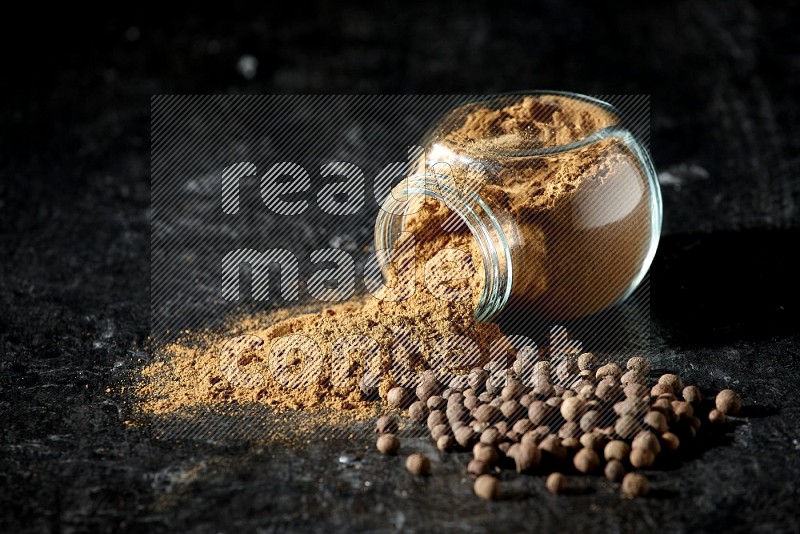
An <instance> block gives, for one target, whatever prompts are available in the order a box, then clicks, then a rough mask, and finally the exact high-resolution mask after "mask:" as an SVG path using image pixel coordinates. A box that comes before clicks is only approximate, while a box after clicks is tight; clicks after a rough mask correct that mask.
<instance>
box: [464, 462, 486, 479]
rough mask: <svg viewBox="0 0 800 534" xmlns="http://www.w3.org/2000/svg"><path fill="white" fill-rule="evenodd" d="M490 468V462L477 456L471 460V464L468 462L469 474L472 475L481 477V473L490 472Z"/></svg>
mask: <svg viewBox="0 0 800 534" xmlns="http://www.w3.org/2000/svg"><path fill="white" fill-rule="evenodd" d="M490 469H491V468H490V467H489V464H487V463H486V462H484V461H482V460H477V459H475V458H473V459H472V460H470V462H469V464H467V474H468V475H470V476H472V477H479V476H481V475H485V474H488V473H489V471H490Z"/></svg>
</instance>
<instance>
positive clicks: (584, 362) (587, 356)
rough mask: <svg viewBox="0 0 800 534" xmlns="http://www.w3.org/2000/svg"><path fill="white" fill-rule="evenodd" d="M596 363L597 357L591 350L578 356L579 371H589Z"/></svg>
mask: <svg viewBox="0 0 800 534" xmlns="http://www.w3.org/2000/svg"><path fill="white" fill-rule="evenodd" d="M595 365H597V357H596V356H595V355H594V354H592V353H591V352H584V353H583V354H581V355H580V356H578V369H580V370H581V371H591V370H592V369H594V366H595Z"/></svg>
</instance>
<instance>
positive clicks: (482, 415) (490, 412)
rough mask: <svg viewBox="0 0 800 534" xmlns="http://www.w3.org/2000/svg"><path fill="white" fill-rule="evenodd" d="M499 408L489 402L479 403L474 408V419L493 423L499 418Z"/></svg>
mask: <svg viewBox="0 0 800 534" xmlns="http://www.w3.org/2000/svg"><path fill="white" fill-rule="evenodd" d="M501 415H502V414H501V413H500V410H499V409H497V408H495V407H494V406H492V405H491V404H481V405H480V406H478V407H477V408H476V409H475V419H477V420H478V421H481V422H482V423H490V424H491V423H495V422H497V421H499V420H500V417H501Z"/></svg>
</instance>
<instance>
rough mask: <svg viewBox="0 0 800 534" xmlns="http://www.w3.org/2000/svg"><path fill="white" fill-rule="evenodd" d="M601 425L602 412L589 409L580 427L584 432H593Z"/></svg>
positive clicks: (582, 418)
mask: <svg viewBox="0 0 800 534" xmlns="http://www.w3.org/2000/svg"><path fill="white" fill-rule="evenodd" d="M599 425H600V412H598V411H597V410H589V411H588V412H586V413H585V414H583V416H582V417H581V422H580V427H581V430H583V431H584V432H591V431H592V430H594V429H595V428H597V427H598V426H599Z"/></svg>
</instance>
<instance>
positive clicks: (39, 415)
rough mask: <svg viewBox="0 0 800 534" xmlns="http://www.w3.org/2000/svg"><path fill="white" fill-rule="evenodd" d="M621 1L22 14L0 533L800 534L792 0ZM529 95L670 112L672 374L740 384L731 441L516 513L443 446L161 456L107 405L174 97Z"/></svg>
mask: <svg viewBox="0 0 800 534" xmlns="http://www.w3.org/2000/svg"><path fill="white" fill-rule="evenodd" d="M622 5H623V6H625V7H620V8H614V9H609V8H607V7H605V6H604V7H601V6H600V5H597V6H592V5H588V6H582V7H576V6H573V7H569V6H567V5H566V4H564V3H562V2H554V1H548V2H543V3H542V4H541V5H539V6H537V7H531V6H530V5H529V3H520V5H518V6H516V7H511V6H509V7H504V6H499V5H496V4H492V5H488V6H480V5H477V4H475V5H473V4H472V3H471V2H459V3H451V4H449V5H442V6H439V7H436V6H434V5H425V6H421V7H412V6H407V5H402V4H399V5H398V7H396V8H385V7H375V6H370V7H368V8H363V9H362V8H356V7H343V8H341V7H336V8H334V7H333V4H331V5H327V4H325V5H322V3H320V5H319V6H316V7H313V6H312V7H307V6H302V5H300V4H299V3H298V4H296V5H292V6H291V7H289V8H287V11H285V12H281V13H275V12H274V11H272V10H271V8H268V7H265V6H263V5H261V6H260V7H251V8H248V7H246V6H239V5H238V3H237V2H234V3H229V5H226V6H225V9H224V10H223V9H221V8H220V6H218V5H214V6H209V7H208V8H207V13H205V15H207V17H206V18H207V20H206V21H204V20H203V17H202V16H201V15H198V14H189V11H186V12H182V11H180V10H178V9H177V8H174V12H168V11H169V10H168V9H167V8H166V7H165V6H158V9H153V10H152V11H151V12H150V14H149V15H146V16H144V15H138V14H135V13H134V12H133V10H129V9H126V8H119V7H118V6H114V9H115V11H114V12H113V13H111V12H109V13H105V14H104V15H105V18H103V17H100V14H98V13H97V12H95V13H94V15H95V18H90V17H88V16H76V15H75V14H72V13H67V12H48V13H47V16H46V17H40V16H34V15H36V14H29V16H21V17H19V18H18V19H15V20H9V19H8V18H6V20H4V22H5V23H6V24H10V27H9V28H6V29H5V30H4V31H3V32H2V37H0V39H2V45H3V46H2V54H3V56H2V57H3V63H2V69H3V75H2V76H0V91H2V93H0V94H2V96H3V98H2V99H0V109H1V110H2V115H0V117H2V119H0V141H1V144H0V146H2V149H0V257H1V258H2V261H1V262H0V275H1V277H0V432H1V435H0V531H3V532H17V531H54V532H55V531H59V532H60V531H64V532H73V531H78V532H81V531H107V532H110V531H119V530H132V531H175V530H177V531H196V532H218V531H226V532H231V531H254V530H256V529H257V528H258V527H261V528H262V529H263V530H265V531H280V530H283V529H286V530H294V529H303V530H318V531H330V530H333V529H344V528H346V527H355V528H357V529H360V530H375V531H382V530H400V529H408V530H417V531H428V530H433V529H438V530H447V531H470V530H476V531H482V530H490V529H492V530H500V529H503V530H512V529H529V530H531V529H536V530H541V531H576V530H596V531H642V530H645V529H656V528H660V529H664V530H669V531H670V532H688V531H693V532H701V531H720V530H728V531H747V532H754V531H756V532H757V531H789V532H791V531H793V532H797V531H800V523H799V522H798V519H797V517H796V510H795V508H796V504H797V502H798V500H799V499H800V494H799V493H798V483H797V480H798V479H800V399H798V393H797V386H798V374H799V371H800V364H798V356H797V352H798V348H800V326H798V325H800V310H799V309H798V306H799V305H798V302H800V299H798V297H799V296H800V295H799V294H798V293H800V291H799V290H798V289H799V284H798V280H797V273H798V272H800V269H798V265H797V260H795V259H794V258H795V257H796V248H797V246H798V244H799V243H800V241H799V240H798V237H800V211H798V203H800V158H798V156H797V154H798V149H800V135H798V129H799V128H798V124H800V122H799V121H800V104H798V101H797V97H796V95H797V94H798V93H800V38H799V37H798V34H797V32H796V31H795V30H794V24H795V21H796V20H797V15H798V9H797V6H796V3H794V2H787V3H781V2H755V1H736V0H734V1H719V2H682V1H678V2H660V1H657V2H649V3H646V5H645V7H639V6H638V4H635V3H633V2H622ZM233 7H241V8H243V11H242V12H240V13H234V11H233ZM109 9H110V8H109ZM98 21H100V22H98ZM244 54H251V55H253V56H254V57H256V58H257V59H258V62H259V66H258V70H257V72H256V74H255V76H254V77H253V78H252V79H245V78H244V77H243V76H242V75H241V74H240V73H239V72H237V69H236V64H237V61H238V60H239V58H240V57H241V56H242V55H244ZM526 88H556V89H568V90H575V91H579V92H584V93H592V94H615V93H647V94H650V95H651V107H652V136H651V145H652V153H653V156H654V160H655V162H656V166H657V167H658V170H659V171H660V172H661V173H662V177H664V178H665V184H664V199H665V227H664V239H663V240H662V245H661V248H660V250H659V253H658V255H657V257H656V260H655V264H654V266H653V273H652V295H651V297H652V311H653V319H652V320H653V331H654V336H655V339H656V342H657V343H660V344H661V346H662V347H663V350H662V352H661V354H662V355H661V357H660V358H659V359H658V361H657V362H656V365H657V366H658V367H662V368H668V369H673V370H675V371H678V372H680V373H682V374H685V375H686V376H687V378H688V379H690V380H693V381H696V382H698V383H702V384H704V385H707V386H709V387H722V386H726V385H729V386H732V387H735V388H736V389H737V390H739V391H741V393H742V395H743V397H744V398H745V399H746V404H747V405H748V409H747V411H746V415H747V417H745V418H744V419H743V420H742V421H741V423H740V424H738V425H736V426H735V428H734V429H733V431H732V432H731V433H730V436H729V440H727V441H728V442H726V443H722V444H720V445H719V446H717V447H715V448H712V449H709V450H708V451H706V452H704V453H701V454H700V455H699V457H698V458H696V459H694V460H693V461H691V462H687V463H685V464H683V465H682V466H680V467H678V468H676V469H674V470H670V471H664V472H658V473H655V474H654V475H653V476H652V486H653V488H654V489H655V495H654V496H653V497H652V498H648V499H646V500H639V501H623V500H620V499H619V498H618V497H617V496H616V494H615V493H614V492H613V491H610V490H608V491H606V490H605V489H604V487H603V486H604V485H603V482H602V481H600V480H596V481H594V482H593V483H592V484H591V485H589V486H587V490H586V491H585V492H583V493H582V494H580V495H575V496H571V497H569V498H555V497H551V496H549V495H547V494H545V493H544V492H543V491H542V484H541V480H540V479H539V478H536V477H522V478H518V477H510V478H509V481H508V484H507V490H508V493H509V498H508V499H507V500H505V501H503V502H498V503H483V502H478V501H477V500H476V499H474V498H472V497H471V490H470V486H469V483H468V482H467V481H465V480H464V477H463V475H462V474H461V468H462V465H463V463H462V458H459V457H452V456H448V457H441V458H440V457H439V456H438V454H435V453H432V456H433V457H434V471H435V472H436V476H433V477H431V478H429V479H426V480H419V479H412V478H411V477H410V476H408V475H407V474H406V473H405V472H404V471H403V470H402V469H400V468H399V465H398V464H399V460H398V459H393V458H383V457H378V456H377V455H375V454H373V453H372V452H371V447H372V444H371V443H362V442H344V443H321V444H318V445H315V446H312V447H309V448H307V449H305V450H289V449H282V448H275V447H269V448H260V447H259V446H254V445H248V444H244V443H242V444H233V445H232V444H226V445H220V444H216V445H215V444H211V443H197V442H194V443H189V442H173V441H158V440H154V439H152V438H151V437H150V434H149V433H148V432H147V431H146V429H145V430H143V429H141V428H137V427H127V426H125V425H124V424H123V420H124V419H125V418H126V417H127V416H128V409H129V408H128V406H127V405H126V403H125V399H124V398H123V397H121V396H118V395H117V394H116V393H115V392H114V390H112V392H111V393H108V392H107V388H108V387H109V386H114V385H115V384H117V383H118V382H119V381H120V380H122V379H123V378H124V377H125V376H126V373H128V372H129V370H130V369H131V368H133V367H134V366H136V365H139V363H138V362H140V361H141V360H146V359H147V357H148V356H147V352H146V341H147V336H148V334H149V324H148V323H149V293H148V287H149V258H148V250H149V246H148V232H149V220H148V215H149V212H148V204H149V186H148V173H149V168H148V166H149V115H148V114H149V102H150V96H151V95H153V94H166V93H209V92H211V93H245V92H248V93H273V92H306V93H308V92H311V93H313V92H387V93H398V92H400V93H407V92H408V93H436V92H459V93H481V92H498V91H507V90H521V89H526ZM412 445H414V446H418V447H429V445H428V444H425V443H422V442H420V443H418V444H414V443H408V445H407V446H412Z"/></svg>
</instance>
